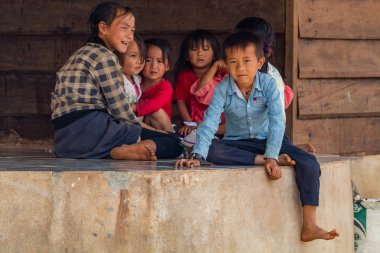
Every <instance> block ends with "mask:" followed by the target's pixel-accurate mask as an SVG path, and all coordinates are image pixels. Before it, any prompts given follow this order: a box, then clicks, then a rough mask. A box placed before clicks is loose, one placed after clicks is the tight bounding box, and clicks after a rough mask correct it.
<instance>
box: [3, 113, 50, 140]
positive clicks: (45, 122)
mask: <svg viewBox="0 0 380 253" xmlns="http://www.w3.org/2000/svg"><path fill="white" fill-rule="evenodd" d="M15 132H16V133H17V135H18V136H19V137H21V138H26V139H31V140H41V139H53V137H54V128H53V124H52V122H51V120H50V115H33V116H32V117H31V116H2V117H0V133H1V135H3V136H8V135H10V134H13V135H14V134H15ZM24 141H25V140H24Z"/></svg>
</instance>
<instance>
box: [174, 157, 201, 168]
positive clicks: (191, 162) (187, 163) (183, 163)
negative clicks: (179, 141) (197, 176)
mask: <svg viewBox="0 0 380 253" xmlns="http://www.w3.org/2000/svg"><path fill="white" fill-rule="evenodd" d="M199 166H201V161H199V160H198V159H179V160H177V161H176V163H175V167H176V168H181V167H189V168H192V167H199Z"/></svg>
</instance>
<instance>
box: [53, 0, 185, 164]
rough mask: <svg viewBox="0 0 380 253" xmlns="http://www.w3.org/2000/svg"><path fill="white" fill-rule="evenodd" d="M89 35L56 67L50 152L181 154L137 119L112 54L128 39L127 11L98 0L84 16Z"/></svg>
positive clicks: (168, 137)
mask: <svg viewBox="0 0 380 253" xmlns="http://www.w3.org/2000/svg"><path fill="white" fill-rule="evenodd" d="M90 23H91V36H90V38H89V40H88V42H87V44H86V45H84V46H83V47H82V48H80V49H79V50H78V51H76V52H75V53H74V54H73V55H72V56H71V57H70V58H69V59H68V61H67V62H66V63H65V65H64V66H63V67H62V68H61V69H60V70H59V71H58V73H57V80H56V85H55V89H54V91H53V92H52V100H51V108H52V111H53V112H52V120H53V123H54V127H55V152H56V155H57V156H58V157H65V158H109V157H112V158H114V159H129V160H157V158H163V159H168V158H175V157H177V156H178V155H180V154H181V152H182V148H181V146H180V145H179V141H180V140H179V139H178V138H177V137H176V136H174V135H172V134H167V133H165V132H157V131H154V130H155V129H153V128H151V127H149V126H147V125H146V124H144V123H140V122H138V120H137V119H136V116H135V114H134V113H133V110H132V108H131V106H130V104H129V101H128V99H127V97H126V95H125V91H124V88H123V76H122V73H123V72H122V67H121V66H120V64H119V62H118V59H117V56H116V55H115V54H114V52H118V53H125V52H126V51H127V48H128V46H129V44H130V43H131V42H132V41H133V35H134V31H135V17H134V15H133V13H132V10H131V9H130V8H129V7H127V6H123V5H120V4H117V3H113V2H107V3H101V4H99V5H98V6H96V8H95V9H94V11H93V12H92V13H91V15H90Z"/></svg>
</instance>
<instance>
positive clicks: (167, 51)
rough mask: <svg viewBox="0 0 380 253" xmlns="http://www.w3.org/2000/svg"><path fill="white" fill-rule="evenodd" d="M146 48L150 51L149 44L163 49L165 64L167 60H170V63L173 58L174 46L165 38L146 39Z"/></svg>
mask: <svg viewBox="0 0 380 253" xmlns="http://www.w3.org/2000/svg"><path fill="white" fill-rule="evenodd" d="M145 45H146V49H147V51H148V48H149V46H156V47H158V48H160V49H161V51H162V60H163V61H164V64H165V63H166V60H168V63H169V65H170V62H171V58H172V47H171V46H170V44H169V42H168V41H167V40H165V39H158V38H150V39H147V40H145Z"/></svg>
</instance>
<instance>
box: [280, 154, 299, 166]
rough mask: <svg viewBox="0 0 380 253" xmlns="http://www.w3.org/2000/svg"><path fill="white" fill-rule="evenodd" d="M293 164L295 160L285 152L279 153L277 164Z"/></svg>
mask: <svg viewBox="0 0 380 253" xmlns="http://www.w3.org/2000/svg"><path fill="white" fill-rule="evenodd" d="M295 164H296V162H295V161H294V160H293V159H292V158H290V156H288V155H287V154H281V155H279V156H278V165H280V166H294V165H295Z"/></svg>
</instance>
